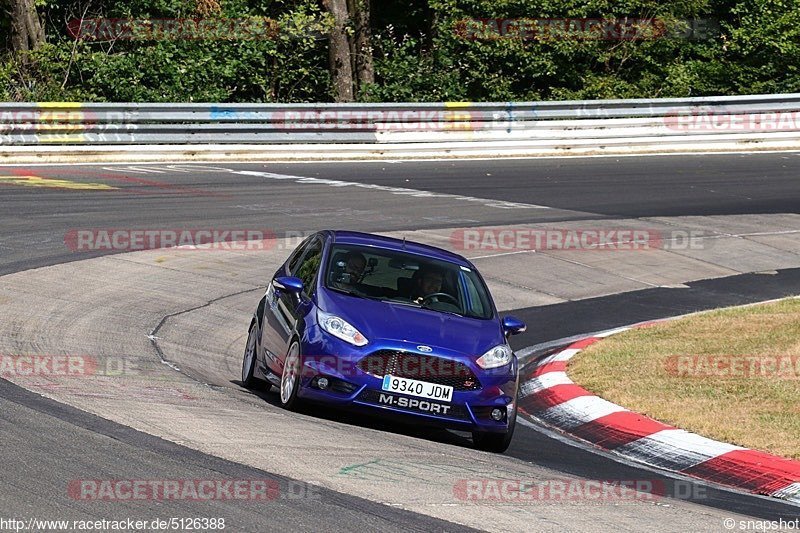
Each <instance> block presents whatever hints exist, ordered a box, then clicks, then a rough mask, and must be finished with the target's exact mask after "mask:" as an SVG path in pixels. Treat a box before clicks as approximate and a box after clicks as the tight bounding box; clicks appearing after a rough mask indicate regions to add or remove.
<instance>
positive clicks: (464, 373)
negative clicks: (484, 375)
mask: <svg viewBox="0 0 800 533" xmlns="http://www.w3.org/2000/svg"><path fill="white" fill-rule="evenodd" d="M358 368H359V369H361V370H362V371H363V372H366V373H368V374H372V375H373V376H378V377H381V378H382V377H383V376H385V375H386V374H390V375H392V376H395V377H399V378H408V379H416V380H419V381H426V382H428V383H436V384H437V385H447V386H450V387H453V390H456V391H474V390H479V389H480V388H481V383H480V381H478V378H477V377H476V376H475V374H474V373H473V372H472V370H470V368H469V367H468V366H467V365H465V364H464V363H461V362H458V361H453V360H452V359H445V358H442V357H435V356H431V355H418V354H413V353H408V352H398V351H393V350H380V351H377V352H375V353H372V354H370V355H368V356H366V357H364V358H363V359H361V360H360V361H359V362H358Z"/></svg>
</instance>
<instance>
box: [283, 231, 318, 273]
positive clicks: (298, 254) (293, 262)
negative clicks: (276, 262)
mask: <svg viewBox="0 0 800 533" xmlns="http://www.w3.org/2000/svg"><path fill="white" fill-rule="evenodd" d="M312 239H313V237H309V238H308V239H306V240H305V241H303V243H302V244H301V245H300V246H298V247H297V249H296V250H295V251H294V252H293V253H292V256H291V257H290V258H289V261H288V264H287V269H288V275H290V276H297V267H298V266H299V265H300V259H302V258H303V254H304V253H305V251H306V250H307V249H308V246H309V245H310V244H311V241H312Z"/></svg>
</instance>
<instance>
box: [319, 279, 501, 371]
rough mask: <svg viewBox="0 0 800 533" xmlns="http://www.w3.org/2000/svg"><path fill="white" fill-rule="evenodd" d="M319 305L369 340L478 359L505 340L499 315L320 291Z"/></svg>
mask: <svg viewBox="0 0 800 533" xmlns="http://www.w3.org/2000/svg"><path fill="white" fill-rule="evenodd" d="M319 296H320V298H319V300H318V305H319V306H320V308H321V309H322V310H323V311H325V312H326V313H331V314H334V315H337V316H339V317H341V318H343V319H344V320H346V321H347V322H349V323H350V324H351V325H352V326H353V327H355V328H356V329H357V330H358V331H360V332H361V333H362V334H363V335H364V336H366V337H367V339H369V340H370V342H374V341H380V340H390V341H399V342H410V343H415V344H422V345H426V346H430V347H432V348H437V347H438V348H442V349H444V350H448V351H455V352H459V353H461V354H464V355H468V356H471V357H473V358H474V359H477V358H478V357H480V356H481V355H483V354H484V353H485V352H486V351H487V350H489V349H490V348H492V347H494V346H497V345H498V344H502V343H503V342H505V337H504V335H503V328H502V326H501V325H500V322H499V321H498V320H496V319H489V320H480V319H477V318H466V317H460V316H457V315H452V314H447V313H440V312H437V311H431V310H427V309H420V308H418V307H413V306H410V305H403V304H396V303H390V302H380V301H376V300H369V299H366V298H358V297H355V296H349V295H346V294H340V293H337V292H335V291H330V290H326V291H324V293H323V291H320V293H319Z"/></svg>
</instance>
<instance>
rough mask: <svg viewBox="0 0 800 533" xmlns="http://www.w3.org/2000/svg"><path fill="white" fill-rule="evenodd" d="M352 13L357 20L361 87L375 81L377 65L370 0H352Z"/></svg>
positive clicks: (358, 69) (356, 66)
mask: <svg viewBox="0 0 800 533" xmlns="http://www.w3.org/2000/svg"><path fill="white" fill-rule="evenodd" d="M350 3H351V7H350V13H351V14H352V16H353V20H354V22H355V30H356V34H355V46H354V48H355V70H356V82H357V83H358V87H359V88H361V87H363V86H365V85H367V84H370V83H375V65H374V63H373V60H372V27H371V26H370V20H369V19H370V0H350Z"/></svg>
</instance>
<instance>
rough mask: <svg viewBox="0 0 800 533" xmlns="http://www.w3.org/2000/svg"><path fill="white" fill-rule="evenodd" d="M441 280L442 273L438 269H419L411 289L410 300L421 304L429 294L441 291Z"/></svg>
mask: <svg viewBox="0 0 800 533" xmlns="http://www.w3.org/2000/svg"><path fill="white" fill-rule="evenodd" d="M442 281H444V274H442V272H441V271H440V270H434V269H432V268H425V269H423V270H421V271H420V275H419V276H418V277H417V279H416V280H415V282H414V286H413V287H412V289H411V301H413V302H414V303H417V304H421V303H422V301H423V300H424V299H425V298H426V297H428V296H430V295H431V294H436V293H439V292H442Z"/></svg>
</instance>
